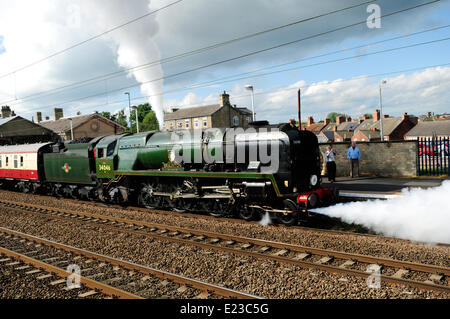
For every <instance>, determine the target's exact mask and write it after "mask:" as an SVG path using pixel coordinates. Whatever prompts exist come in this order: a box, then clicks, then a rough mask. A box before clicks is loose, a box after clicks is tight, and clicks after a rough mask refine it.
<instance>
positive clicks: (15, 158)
mask: <svg viewBox="0 0 450 319" xmlns="http://www.w3.org/2000/svg"><path fill="white" fill-rule="evenodd" d="M14 168H17V155H14Z"/></svg>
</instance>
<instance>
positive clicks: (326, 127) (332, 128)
mask: <svg viewBox="0 0 450 319" xmlns="http://www.w3.org/2000/svg"><path fill="white" fill-rule="evenodd" d="M336 126H337V124H336V123H330V124H328V125H327V126H325V127H324V128H323V129H322V131H334V128H335V127H336Z"/></svg>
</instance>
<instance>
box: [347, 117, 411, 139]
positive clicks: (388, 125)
mask: <svg viewBox="0 0 450 319" xmlns="http://www.w3.org/2000/svg"><path fill="white" fill-rule="evenodd" d="M382 121H383V135H384V136H389V135H391V133H392V132H393V131H394V130H395V129H396V128H397V126H399V125H400V123H401V122H402V121H403V119H402V118H401V117H389V118H387V119H383V120H382ZM373 128H376V129H377V130H378V131H379V130H380V121H374V120H373V119H369V120H365V121H364V122H362V123H361V124H360V125H359V126H358V128H357V129H356V130H357V131H372V129H373ZM379 136H380V133H378V137H379Z"/></svg>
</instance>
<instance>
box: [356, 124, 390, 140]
mask: <svg viewBox="0 0 450 319" xmlns="http://www.w3.org/2000/svg"><path fill="white" fill-rule="evenodd" d="M383 130H384V127H383ZM358 132H361V133H362V134H363V135H364V136H366V137H367V139H372V138H381V135H380V131H371V130H358ZM355 134H356V132H355Z"/></svg>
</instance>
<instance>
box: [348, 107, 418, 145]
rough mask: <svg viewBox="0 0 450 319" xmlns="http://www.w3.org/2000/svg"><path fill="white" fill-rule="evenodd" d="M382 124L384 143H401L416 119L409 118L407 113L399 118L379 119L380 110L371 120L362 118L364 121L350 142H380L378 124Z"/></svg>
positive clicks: (386, 117)
mask: <svg viewBox="0 0 450 319" xmlns="http://www.w3.org/2000/svg"><path fill="white" fill-rule="evenodd" d="M380 120H381V121H382V122H383V136H384V140H385V141H401V140H403V139H404V136H405V134H406V133H408V132H409V131H410V130H411V129H412V128H413V127H414V126H415V125H416V124H417V118H410V117H409V116H408V114H407V113H405V114H404V115H403V116H401V117H389V115H385V116H383V119H381V118H380V110H376V111H375V112H374V113H373V118H372V119H368V118H367V117H364V121H363V122H362V123H361V124H360V125H359V126H358V128H357V129H356V130H355V132H354V135H353V137H352V141H360V142H364V141H381V132H380V127H381V126H380V122H381V121H380Z"/></svg>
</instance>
